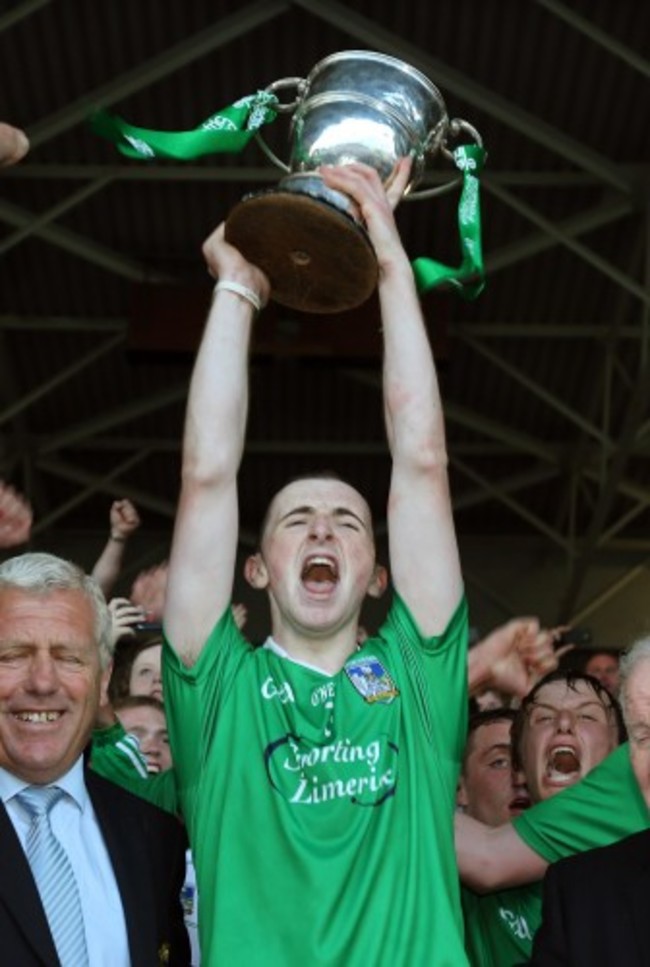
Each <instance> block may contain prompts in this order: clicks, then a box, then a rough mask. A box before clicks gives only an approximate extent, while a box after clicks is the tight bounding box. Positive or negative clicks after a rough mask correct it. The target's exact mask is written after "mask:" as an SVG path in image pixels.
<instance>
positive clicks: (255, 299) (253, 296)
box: [214, 279, 262, 312]
mask: <svg viewBox="0 0 650 967" xmlns="http://www.w3.org/2000/svg"><path fill="white" fill-rule="evenodd" d="M221 289H223V290H224V291H226V292H234V293H235V295H239V296H241V297H242V299H246V302H250V304H251V305H252V306H253V308H254V309H255V311H256V312H260V310H261V308H262V300H261V299H260V297H259V296H258V294H257V292H253V290H252V289H249V288H248V286H247V285H242V284H241V283H240V282H228V281H226V280H225V279H224V280H223V281H219V282H217V284H216V285H215V287H214V291H215V294H216V293H217V292H219V291H220V290H221Z"/></svg>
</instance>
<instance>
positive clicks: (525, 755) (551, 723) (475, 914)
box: [461, 671, 625, 967]
mask: <svg viewBox="0 0 650 967" xmlns="http://www.w3.org/2000/svg"><path fill="white" fill-rule="evenodd" d="M624 738H625V727H624V725H623V719H622V715H621V710H620V707H619V705H618V702H617V701H616V699H615V698H613V696H611V695H610V694H609V692H608V691H607V689H606V688H605V687H604V686H603V685H601V684H600V682H599V681H598V680H597V679H595V678H591V677H590V676H588V675H583V674H582V673H580V672H574V671H567V672H564V671H556V672H554V673H552V674H550V675H547V676H546V678H543V679H542V680H541V681H540V682H539V683H538V684H537V685H536V686H535V687H534V688H533V689H532V690H531V692H530V693H529V694H528V695H527V696H526V698H524V700H523V702H522V704H521V707H520V709H519V710H518V712H517V715H516V717H515V719H514V721H513V724H512V734H511V743H512V752H513V758H514V763H515V766H516V767H518V768H521V769H523V775H524V778H525V780H526V786H527V789H528V792H529V795H530V799H531V801H532V802H533V803H542V802H544V801H547V800H550V799H551V798H553V797H557V794H558V793H562V795H566V790H567V789H569V788H570V787H571V786H574V785H576V783H579V782H580V780H581V779H582V778H583V777H584V776H587V775H588V774H589V773H590V772H591V771H592V769H594V767H595V766H597V765H598V764H599V763H600V762H602V761H603V759H605V758H606V757H607V756H608V755H609V753H611V752H612V751H613V749H615V748H616V747H617V746H618V744H619V743H620V742H621V741H622V740H623V739H624ZM522 815H526V813H525V812H524V813H523V814H522ZM470 816H471V814H468V816H467V817H464V821H465V822H466V823H470V824H471V823H472V820H471V818H469V817H470ZM474 817H477V812H476V810H474ZM461 819H463V817H461ZM476 825H477V826H479V828H480V827H481V824H480V823H478V824H476ZM484 828H485V829H486V831H489V828H488V827H484ZM497 828H502V827H497ZM470 829H471V825H470ZM469 862H471V860H469ZM461 870H463V866H462V863H461ZM463 909H464V914H465V928H466V945H467V953H468V956H469V960H470V963H471V965H472V967H515V965H518V964H521V963H523V962H524V961H527V960H528V958H529V957H530V953H531V949H532V941H533V937H534V935H535V932H536V930H537V928H538V927H539V924H540V922H541V915H542V890H541V882H540V881H537V882H532V883H528V884H525V885H521V886H518V887H515V888H513V889H506V890H498V891H496V892H491V893H487V894H486V895H480V894H479V893H475V892H473V891H471V890H469V889H464V890H463Z"/></svg>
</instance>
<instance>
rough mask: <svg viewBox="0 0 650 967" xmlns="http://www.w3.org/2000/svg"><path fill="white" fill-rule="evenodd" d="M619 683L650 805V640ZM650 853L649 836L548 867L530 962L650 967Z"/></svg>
mask: <svg viewBox="0 0 650 967" xmlns="http://www.w3.org/2000/svg"><path fill="white" fill-rule="evenodd" d="M621 675H622V689H621V703H622V705H623V715H624V717H625V722H626V725H627V728H628V732H629V736H630V754H631V758H632V761H633V764H634V772H635V775H636V777H637V781H638V783H639V786H640V787H641V788H642V789H643V791H644V795H645V797H646V799H650V795H649V783H648V780H649V778H650V638H645V639H642V640H641V641H639V642H637V643H636V644H635V645H634V646H633V648H632V649H631V650H630V651H629V652H628V654H627V655H626V656H625V657H624V659H623V661H622V663H621ZM619 809H620V810H625V805H624V804H623V803H621V804H620V807H619ZM649 847H650V830H647V829H645V830H643V831H642V832H639V833H636V834H634V835H632V836H627V837H625V838H624V839H622V840H619V841H618V842H616V843H613V844H610V845H609V846H606V847H604V848H601V849H592V850H588V851H587V852H585V853H581V854H580V855H578V856H573V857H567V858H566V859H564V860H561V861H560V862H558V863H555V864H553V866H552V867H550V869H549V871H548V873H547V875H546V877H545V878H544V895H543V919H542V924H541V926H540V928H539V930H538V931H537V933H536V935H535V944H534V948H533V955H532V960H531V963H533V964H535V967H548V965H551V964H552V965H554V967H556V965H558V964H571V965H572V967H591V965H592V964H599V965H602V967H618V965H619V964H625V967H645V965H646V964H647V963H649V962H650V944H649V937H648V930H647V920H648V912H647V900H646V897H647V894H648V885H649V882H650V881H649V874H648V861H647V857H648V849H649Z"/></svg>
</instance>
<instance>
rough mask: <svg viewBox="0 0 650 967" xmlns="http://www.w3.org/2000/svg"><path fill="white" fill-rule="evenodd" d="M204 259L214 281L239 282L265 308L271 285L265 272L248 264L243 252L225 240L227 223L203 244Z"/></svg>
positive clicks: (220, 226) (222, 224)
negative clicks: (253, 294) (252, 293)
mask: <svg viewBox="0 0 650 967" xmlns="http://www.w3.org/2000/svg"><path fill="white" fill-rule="evenodd" d="M203 257H204V259H205V262H206V265H207V268H208V272H209V273H210V275H211V276H212V277H213V278H214V279H224V280H226V281H228V282H238V283H239V284H240V285H245V286H246V287H247V288H249V289H252V291H253V292H255V293H256V294H257V295H258V296H259V298H260V301H261V303H262V305H263V306H265V305H266V303H267V302H268V300H269V295H270V293H271V285H270V283H269V280H268V279H267V277H266V275H265V274H264V272H262V270H261V269H259V268H258V267H257V266H256V265H253V264H252V263H251V262H247V261H246V259H245V258H244V256H243V255H242V254H241V252H240V251H239V250H238V249H236V248H235V247H234V245H230V244H229V243H228V242H227V241H226V239H225V223H223V222H222V223H221V225H219V227H218V228H216V229H215V230H214V232H212V234H211V235H209V236H208V238H206V240H205V242H204V243H203Z"/></svg>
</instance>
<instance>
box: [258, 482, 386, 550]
mask: <svg viewBox="0 0 650 967" xmlns="http://www.w3.org/2000/svg"><path fill="white" fill-rule="evenodd" d="M302 480H338V481H339V483H343V484H346V485H347V486H348V487H351V488H352V490H356V492H357V493H358V494H359V496H360V497H362V498H363V500H365V499H366V498H365V497H364V496H363V494H362V493H361V492H360V490H359V488H358V487H355V485H354V484H353V483H352V482H351V481H350V480H347V479H346V478H345V477H342V476H341V474H340V473H338V472H337V471H336V470H330V469H328V468H327V467H325V468H323V467H320V468H319V469H318V470H312V471H306V472H305V473H297V474H294V475H293V476H292V477H289V479H288V480H286V481H285V482H284V483H283V484H282V486H281V487H280V488H279V490H276V491H275V493H274V494H273V496H272V497H271V499H270V500H269V502H268V506H267V508H266V512H265V514H264V517H263V519H262V523H261V525H260V529H259V534H258V538H257V545H258V547H261V546H262V540H263V538H264V533H265V531H266V527H267V524H268V522H269V517H270V514H271V507H272V506H273V502H274V500H275V498H276V497H277V496H278V494H280V493H282V491H283V490H285V489H286V488H287V487H290V486H291V484H294V483H300V482H301V481H302ZM366 503H367V501H366ZM368 510H369V511H370V505H368ZM371 523H372V511H371Z"/></svg>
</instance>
